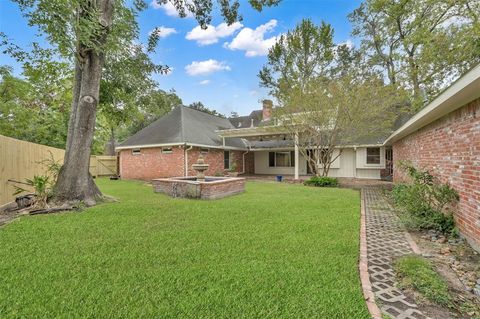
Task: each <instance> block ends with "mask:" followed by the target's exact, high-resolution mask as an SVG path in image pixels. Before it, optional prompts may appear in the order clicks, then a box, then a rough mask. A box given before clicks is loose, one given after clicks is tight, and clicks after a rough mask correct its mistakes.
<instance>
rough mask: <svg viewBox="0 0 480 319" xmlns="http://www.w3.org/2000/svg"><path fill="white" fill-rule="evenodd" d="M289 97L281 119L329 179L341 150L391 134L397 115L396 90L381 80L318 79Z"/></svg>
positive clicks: (314, 167) (280, 111) (317, 171)
mask: <svg viewBox="0 0 480 319" xmlns="http://www.w3.org/2000/svg"><path fill="white" fill-rule="evenodd" d="M285 96H286V99H285V103H284V105H283V107H280V108H277V109H276V111H275V113H276V117H277V118H278V121H279V122H280V123H281V127H282V128H283V129H284V130H285V131H287V132H288V133H289V134H290V135H291V136H292V137H293V139H294V141H295V143H296V145H297V146H298V149H299V152H300V154H301V155H302V156H303V157H304V158H306V159H307V163H308V165H309V168H310V170H311V172H312V173H314V174H315V175H316V176H328V173H329V171H330V167H331V165H332V163H333V162H334V161H335V160H336V159H337V158H338V157H339V156H340V154H341V152H342V149H341V148H337V146H339V145H352V144H356V143H358V141H359V140H366V141H368V140H370V139H372V138H375V137H378V136H379V135H380V136H381V135H382V134H383V135H387V134H388V132H389V131H390V130H391V127H392V123H393V120H394V119H395V115H396V113H395V108H394V107H392V105H394V104H395V102H396V97H397V94H396V92H395V89H394V88H393V87H391V86H385V85H384V84H383V81H382V80H381V79H379V78H376V77H371V78H366V79H363V78H357V77H355V76H351V75H344V76H342V77H339V78H333V79H313V80H310V81H309V82H308V83H307V84H306V86H305V88H304V90H300V89H299V88H294V89H292V90H289V91H288V92H287V93H285Z"/></svg>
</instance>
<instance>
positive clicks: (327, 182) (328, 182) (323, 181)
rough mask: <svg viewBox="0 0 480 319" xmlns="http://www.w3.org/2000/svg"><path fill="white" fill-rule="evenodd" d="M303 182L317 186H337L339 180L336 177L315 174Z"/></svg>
mask: <svg viewBox="0 0 480 319" xmlns="http://www.w3.org/2000/svg"><path fill="white" fill-rule="evenodd" d="M303 184H304V185H306V186H315V187H336V186H337V185H338V180H337V179H336V178H333V177H327V176H313V177H311V178H310V179H308V180H306V181H305V182H303Z"/></svg>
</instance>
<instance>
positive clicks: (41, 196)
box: [12, 152, 62, 208]
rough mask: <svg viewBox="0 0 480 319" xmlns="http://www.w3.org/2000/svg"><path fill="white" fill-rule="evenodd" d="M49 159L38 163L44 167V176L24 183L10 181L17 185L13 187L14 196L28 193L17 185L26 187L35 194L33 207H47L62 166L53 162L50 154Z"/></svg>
mask: <svg viewBox="0 0 480 319" xmlns="http://www.w3.org/2000/svg"><path fill="white" fill-rule="evenodd" d="M49 153H50V158H47V159H45V160H43V161H40V162H38V164H41V165H43V166H44V167H45V175H34V176H33V178H32V179H28V178H27V179H25V182H18V181H12V182H14V183H15V184H17V185H14V186H13V187H14V188H15V192H14V193H13V195H14V196H16V195H19V194H21V193H25V192H30V190H29V189H26V188H24V187H21V186H18V185H26V186H28V188H31V189H33V192H34V194H35V201H34V204H33V205H34V207H38V208H45V207H48V204H47V201H48V199H49V198H50V197H51V196H52V195H53V187H54V186H55V183H56V182H57V177H58V173H59V172H60V168H61V167H62V165H61V164H60V163H59V162H58V161H55V158H54V157H53V154H52V152H49Z"/></svg>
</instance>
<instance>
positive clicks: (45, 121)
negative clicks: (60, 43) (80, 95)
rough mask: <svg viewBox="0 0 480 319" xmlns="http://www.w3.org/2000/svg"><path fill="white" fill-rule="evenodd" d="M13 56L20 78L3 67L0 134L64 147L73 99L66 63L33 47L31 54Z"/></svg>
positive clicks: (69, 74) (47, 52)
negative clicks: (16, 61)
mask: <svg viewBox="0 0 480 319" xmlns="http://www.w3.org/2000/svg"><path fill="white" fill-rule="evenodd" d="M17 53H19V52H17ZM16 56H17V57H18V58H19V59H18V60H19V62H20V63H22V67H23V72H22V75H23V79H20V78H16V77H14V76H13V75H12V74H11V69H9V68H8V67H3V68H2V72H1V79H0V134H3V135H7V136H11V137H14V138H18V139H22V140H27V141H30V142H34V143H40V144H45V145H49V146H54V147H59V148H64V147H65V140H66V133H67V125H68V114H69V110H70V103H71V97H72V92H71V88H72V74H71V70H70V68H69V65H68V63H65V62H61V61H56V60H54V59H53V58H52V57H53V52H52V50H48V49H41V48H40V47H38V45H36V44H34V45H33V50H32V51H31V52H30V53H25V52H22V53H21V54H20V53H19V54H18V55H16Z"/></svg>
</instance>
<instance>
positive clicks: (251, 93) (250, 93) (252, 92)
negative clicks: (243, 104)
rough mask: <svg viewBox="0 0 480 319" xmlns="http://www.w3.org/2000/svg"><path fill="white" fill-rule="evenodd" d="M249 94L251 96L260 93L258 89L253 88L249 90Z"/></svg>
mask: <svg viewBox="0 0 480 319" xmlns="http://www.w3.org/2000/svg"><path fill="white" fill-rule="evenodd" d="M248 94H249V95H250V96H255V95H258V91H257V90H251V91H250V92H248Z"/></svg>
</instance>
